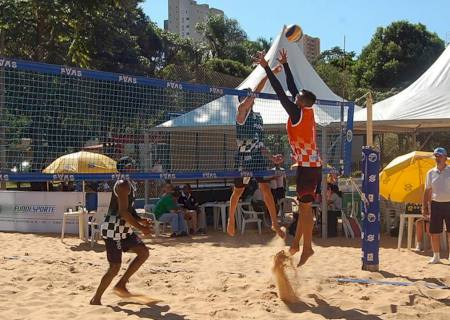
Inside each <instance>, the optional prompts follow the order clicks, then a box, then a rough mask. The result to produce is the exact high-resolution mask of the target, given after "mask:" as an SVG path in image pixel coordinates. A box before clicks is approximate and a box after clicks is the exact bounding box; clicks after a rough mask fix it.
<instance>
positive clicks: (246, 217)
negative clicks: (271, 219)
mask: <svg viewBox="0 0 450 320" xmlns="http://www.w3.org/2000/svg"><path fill="white" fill-rule="evenodd" d="M243 207H244V206H243V205H240V206H239V210H240V211H241V216H242V230H241V234H244V233H245V225H246V224H247V223H251V222H256V223H257V224H258V233H259V234H261V223H262V220H261V219H260V218H258V215H260V214H264V212H256V211H254V210H253V208H251V206H250V205H249V206H248V207H249V210H246V209H244V208H243ZM250 208H251V209H252V210H250Z"/></svg>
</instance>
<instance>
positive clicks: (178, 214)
mask: <svg viewBox="0 0 450 320" xmlns="http://www.w3.org/2000/svg"><path fill="white" fill-rule="evenodd" d="M179 196H180V193H179V192H177V191H172V192H169V193H166V194H164V195H163V196H162V197H161V199H159V201H158V202H157V203H156V206H155V210H154V213H155V217H156V219H157V220H158V221H160V222H164V223H170V226H171V227H172V234H171V235H170V236H171V237H179V236H186V235H187V233H186V230H187V229H186V223H185V221H184V214H183V211H182V210H180V207H178V205H177V199H178V197H179Z"/></svg>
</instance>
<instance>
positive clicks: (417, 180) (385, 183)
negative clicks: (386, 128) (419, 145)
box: [380, 151, 450, 203]
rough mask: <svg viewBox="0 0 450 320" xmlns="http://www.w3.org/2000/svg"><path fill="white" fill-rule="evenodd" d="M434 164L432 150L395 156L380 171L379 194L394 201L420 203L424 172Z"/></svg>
mask: <svg viewBox="0 0 450 320" xmlns="http://www.w3.org/2000/svg"><path fill="white" fill-rule="evenodd" d="M447 163H448V164H450V161H447ZM435 166H436V162H435V160H434V156H433V153H432V152H423V151H413V152H411V153H408V154H405V155H402V156H400V157H397V158H395V159H394V160H392V161H391V162H390V163H389V164H388V165H387V166H386V167H385V168H384V170H383V171H382V172H381V173H380V194H381V195H382V196H383V197H385V198H386V199H389V200H391V201H395V202H405V203H422V197H423V192H424V189H425V179H426V174H427V172H428V171H429V170H430V169H431V168H433V167H435Z"/></svg>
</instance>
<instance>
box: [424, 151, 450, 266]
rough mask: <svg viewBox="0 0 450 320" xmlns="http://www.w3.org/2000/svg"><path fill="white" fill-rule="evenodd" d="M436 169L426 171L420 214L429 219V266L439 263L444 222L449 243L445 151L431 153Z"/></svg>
mask: <svg viewBox="0 0 450 320" xmlns="http://www.w3.org/2000/svg"><path fill="white" fill-rule="evenodd" d="M433 154H434V156H435V158H436V167H434V168H433V169H431V170H430V171H428V173H427V178H426V181H425V193H424V195H423V205H422V214H423V215H424V217H425V218H429V219H430V233H431V247H432V248H433V258H432V259H431V260H430V261H429V263H431V264H435V263H439V262H440V241H439V240H440V239H439V235H440V234H441V233H442V231H443V227H444V221H445V226H446V228H447V236H448V238H449V242H450V167H449V166H448V165H447V163H446V161H447V150H445V149H444V148H436V149H434V152H433Z"/></svg>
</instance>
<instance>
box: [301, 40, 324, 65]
mask: <svg viewBox="0 0 450 320" xmlns="http://www.w3.org/2000/svg"><path fill="white" fill-rule="evenodd" d="M300 47H301V48H302V49H303V54H304V55H305V57H306V59H307V60H308V61H309V63H313V62H314V61H315V60H316V59H317V58H318V57H319V55H320V39H319V38H313V37H310V36H308V35H307V34H304V35H303V37H302V39H301V40H300Z"/></svg>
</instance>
